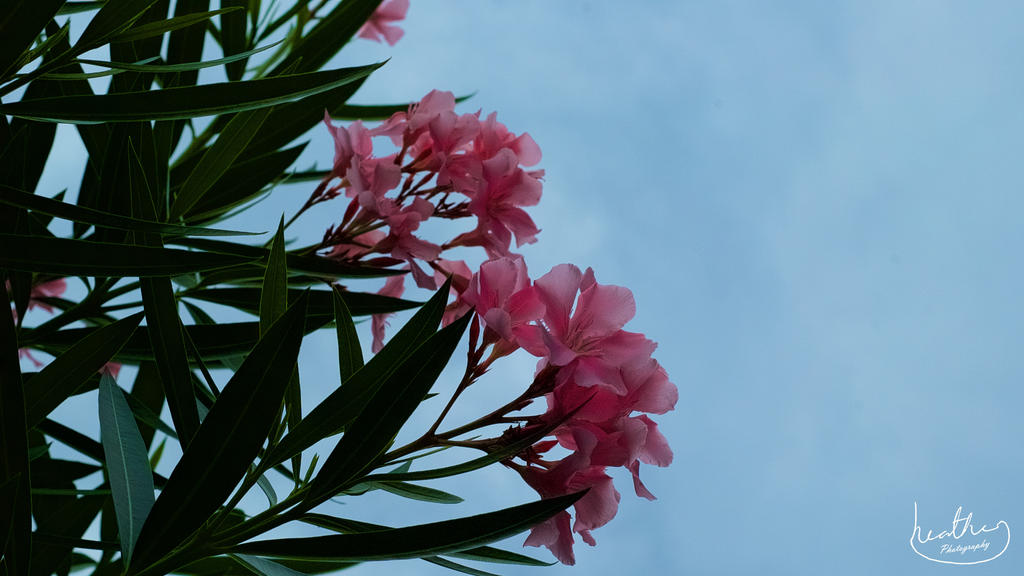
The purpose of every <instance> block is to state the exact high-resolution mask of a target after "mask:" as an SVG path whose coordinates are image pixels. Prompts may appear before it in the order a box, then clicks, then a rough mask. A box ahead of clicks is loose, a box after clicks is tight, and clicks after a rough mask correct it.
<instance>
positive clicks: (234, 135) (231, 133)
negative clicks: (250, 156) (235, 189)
mask: <svg viewBox="0 0 1024 576" xmlns="http://www.w3.org/2000/svg"><path fill="white" fill-rule="evenodd" d="M271 110H273V108H260V109H257V110H248V111H246V112H242V113H240V114H237V115H235V117H234V118H232V119H231V122H228V125H227V126H226V127H225V128H224V130H223V131H221V133H220V136H219V137H218V138H217V141H216V142H214V143H213V146H211V147H210V148H209V149H207V150H206V153H205V154H203V157H202V158H201V159H200V160H199V164H198V165H196V167H195V169H194V170H192V174H190V175H189V177H188V180H185V184H184V185H182V187H181V190H180V191H179V192H178V197H177V199H176V200H175V201H174V204H172V205H171V219H174V220H176V219H178V218H179V217H181V216H182V215H184V214H185V213H186V212H188V211H189V209H191V208H192V207H193V206H194V205H195V204H196V203H197V202H199V200H201V199H202V197H203V196H204V195H205V194H206V192H207V191H208V190H209V189H210V188H212V187H213V185H214V184H215V183H216V182H217V181H218V180H220V178H221V176H223V175H224V173H225V172H227V170H228V168H230V167H231V165H232V164H234V162H235V160H236V159H237V158H238V156H239V155H240V154H241V153H242V152H243V151H244V150H245V147H246V146H248V145H249V141H250V140H252V138H253V136H255V135H256V132H257V131H258V130H259V129H260V126H262V125H263V122H265V121H266V119H267V117H268V116H269V115H270V112H271Z"/></svg>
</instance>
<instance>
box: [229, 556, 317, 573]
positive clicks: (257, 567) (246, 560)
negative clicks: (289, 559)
mask: <svg viewBox="0 0 1024 576" xmlns="http://www.w3.org/2000/svg"><path fill="white" fill-rule="evenodd" d="M228 556H230V557H231V558H234V559H235V560H237V561H238V563H239V564H241V565H242V566H245V567H246V568H247V569H249V570H250V571H252V573H253V574H255V575H256V576H304V575H303V573H302V572H299V571H297V570H292V569H291V568H289V567H287V566H284V565H282V564H278V563H277V562H274V561H273V560H267V559H266V558H260V557H259V556H249V555H248V554H228Z"/></svg>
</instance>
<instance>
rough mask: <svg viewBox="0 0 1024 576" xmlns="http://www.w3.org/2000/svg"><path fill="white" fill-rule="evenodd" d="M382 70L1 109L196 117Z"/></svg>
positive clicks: (86, 119) (118, 117)
mask: <svg viewBox="0 0 1024 576" xmlns="http://www.w3.org/2000/svg"><path fill="white" fill-rule="evenodd" d="M378 67H380V64H372V65H369V66H359V67H355V68H341V69H338V70H326V71H323V72H310V73H306V74H293V75H288V76H277V77H273V78H262V79H258V80H248V81H244V82H224V83H218V84H206V85H203V86H185V87H181V88H165V89H163V90H151V91H146V92H128V93H120V94H101V95H81V96H63V97H57V98H40V99H36V100H22V101H20V102H12V103H3V104H0V113H3V114H8V115H11V116H18V117H22V118H30V119H34V120H46V121H52V122H67V123H71V124H95V123H99V122H132V121H143V120H173V119H181V118H197V117H200V116H211V115H214V114H228V113H231V112H242V111H245V110H254V109H257V108H266V107H268V106H274V105H275V104H280V103H283V102H290V101H292V100H297V99H299V98H302V97H303V96H309V95H311V94H317V93H320V92H324V91H327V90H330V89H332V88H337V87H338V86H343V85H345V84H348V83H350V82H354V81H356V80H358V79H360V78H363V77H364V76H367V75H369V74H370V73H371V72H373V71H374V70H376V69H377V68H378Z"/></svg>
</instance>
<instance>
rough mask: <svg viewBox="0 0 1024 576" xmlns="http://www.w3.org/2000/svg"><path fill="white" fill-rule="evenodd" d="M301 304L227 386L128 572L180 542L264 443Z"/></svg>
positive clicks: (296, 341) (293, 346) (289, 363)
mask: <svg viewBox="0 0 1024 576" xmlns="http://www.w3.org/2000/svg"><path fill="white" fill-rule="evenodd" d="M305 306H306V299H305V298H299V299H298V300H297V301H296V302H295V304H293V305H292V306H291V307H290V308H289V309H288V311H287V312H286V313H285V315H284V316H282V317H281V318H280V319H279V320H278V321H277V322H276V323H275V324H274V325H273V326H272V327H271V329H270V331H268V332H267V334H266V335H265V337H264V338H262V339H260V341H259V343H258V344H257V345H256V347H255V348H254V349H253V350H252V353H250V354H249V356H248V357H247V358H246V359H245V362H244V363H243V364H242V366H241V367H240V368H239V369H238V371H237V372H235V375H234V376H233V377H232V378H231V380H230V381H229V382H228V384H227V386H226V387H225V388H224V391H223V392H222V393H221V395H220V397H219V398H218V399H217V401H216V402H215V403H214V405H213V408H212V409H211V410H210V413H209V414H208V415H207V416H206V419H205V420H204V421H203V424H202V426H200V428H199V432H198V433H197V434H196V438H195V441H194V442H192V444H191V445H190V446H189V448H188V449H187V450H185V453H184V454H183V455H182V457H181V460H180V461H179V462H178V465H177V466H176V467H175V468H174V472H172V473H171V477H170V479H169V480H168V482H167V486H165V487H164V489H163V492H162V493H161V494H160V497H159V498H158V499H157V501H156V504H155V505H154V506H153V509H152V511H151V512H150V514H149V518H148V519H147V521H146V524H145V525H144V526H143V527H142V534H141V535H140V536H139V541H138V543H137V546H136V549H135V557H134V558H133V559H132V566H135V567H145V566H147V565H149V564H150V563H152V562H154V561H155V560H157V559H158V558H160V557H161V556H162V555H163V554H165V553H167V552H168V551H170V550H171V549H173V548H174V547H175V546H177V545H178V544H180V543H181V542H182V541H183V540H184V539H185V538H187V537H188V536H189V535H190V534H191V533H192V532H193V531H194V530H195V529H197V528H198V527H199V526H200V525H201V524H202V523H203V522H205V521H206V520H207V518H208V517H209V516H210V514H212V513H213V512H214V511H216V510H217V508H218V507H219V506H220V505H221V503H223V502H224V500H225V499H227V497H228V496H229V495H230V494H231V491H232V489H233V488H234V487H235V485H236V484H237V483H238V480H239V479H240V478H241V477H242V475H243V474H245V472H246V470H247V469H248V467H249V465H250V464H251V463H252V461H253V460H254V459H255V458H256V455H257V453H258V452H259V450H260V448H261V447H262V446H263V443H264V441H265V440H266V437H267V433H268V432H269V431H270V427H271V425H272V424H273V421H274V418H275V417H276V416H277V414H278V410H279V407H280V405H281V400H282V397H283V396H284V392H285V387H286V386H287V384H288V381H289V377H290V376H291V373H292V370H293V369H294V368H295V361H296V359H297V357H298V353H299V345H300V344H301V342H302V331H303V323H304V318H305V314H306V311H305Z"/></svg>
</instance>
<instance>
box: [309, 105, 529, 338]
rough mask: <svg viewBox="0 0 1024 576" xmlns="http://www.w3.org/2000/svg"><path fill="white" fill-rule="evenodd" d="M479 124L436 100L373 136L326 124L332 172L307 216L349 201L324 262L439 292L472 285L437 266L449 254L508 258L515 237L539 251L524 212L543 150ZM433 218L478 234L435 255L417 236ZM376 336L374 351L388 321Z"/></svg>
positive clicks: (486, 121)
mask: <svg viewBox="0 0 1024 576" xmlns="http://www.w3.org/2000/svg"><path fill="white" fill-rule="evenodd" d="M480 116H481V115H480V112H476V113H473V114H461V115H460V114H457V113H456V112H455V96H454V95H453V94H452V93H451V92H439V91H437V90H435V91H432V92H430V93H429V94H427V95H426V96H425V97H424V98H423V99H422V100H421V101H420V102H418V103H416V104H414V105H412V106H410V107H409V109H408V110H407V111H402V112H397V113H395V114H394V115H393V116H391V118H389V119H388V120H387V121H385V122H384V123H383V124H381V125H380V126H378V127H376V128H373V129H368V128H366V127H365V126H364V125H363V124H362V122H358V121H357V122H353V123H352V124H350V125H349V126H347V127H345V126H335V125H334V124H333V123H332V122H331V120H330V117H329V116H326V115H325V118H324V122H325V124H326V125H327V127H328V129H329V130H330V132H331V135H332V136H333V138H334V164H333V168H332V170H331V172H330V174H329V175H328V177H327V178H325V179H324V180H323V181H322V182H321V183H320V185H319V186H318V187H317V189H316V190H315V191H314V192H313V195H312V196H311V197H310V199H309V200H308V201H307V202H306V205H305V206H304V207H303V210H305V209H307V208H309V207H310V206H312V205H314V204H317V203H320V202H323V201H326V200H330V199H332V198H335V197H338V196H340V195H342V194H344V195H345V196H346V197H347V198H349V204H348V207H347V209H346V210H345V213H344V216H343V218H342V220H341V222H340V223H339V224H338V225H337V226H332V227H331V228H330V229H328V230H327V232H326V234H325V235H324V238H323V241H322V243H321V248H323V249H324V251H325V253H326V254H327V255H328V256H330V257H332V258H335V259H338V260H344V261H361V262H364V263H368V264H380V265H388V264H395V263H400V262H404V263H405V267H406V268H407V269H408V270H409V271H410V273H411V274H410V275H411V276H412V278H413V279H414V280H415V282H416V284H417V286H419V287H421V288H429V289H435V288H436V287H437V280H436V274H435V273H436V272H440V273H441V274H447V273H456V274H461V277H462V279H463V281H468V276H469V268H468V266H467V265H466V264H465V263H464V262H460V261H447V260H444V259H443V258H441V253H442V252H443V251H445V250H447V249H450V248H454V247H456V246H481V247H483V248H484V250H485V251H486V253H487V254H488V256H489V257H492V258H494V257H501V256H507V255H509V254H510V253H511V252H510V247H511V243H512V238H513V236H514V237H515V240H516V246H517V247H518V246H521V245H523V244H525V243H531V242H535V241H536V237H537V233H538V232H540V230H539V229H538V228H537V226H536V225H535V224H534V222H533V220H532V219H531V218H530V216H529V214H527V213H526V211H525V210H523V207H526V206H533V205H535V204H537V203H538V202H539V201H540V197H541V188H542V184H541V181H540V179H541V178H542V177H543V171H541V170H527V169H526V168H525V167H528V166H534V165H536V164H537V163H538V162H540V156H541V155H540V149H539V148H538V147H537V145H536V143H534V141H533V139H532V138H530V136H529V135H528V134H522V135H516V134H514V133H512V132H510V131H509V130H508V128H506V127H505V125H504V124H502V123H500V122H498V121H497V118H496V116H495V115H494V114H491V115H489V116H488V117H486V118H483V119H482V118H481V117H480ZM375 138H388V139H390V140H391V142H392V143H393V145H394V146H395V147H397V148H398V149H399V150H398V152H395V153H391V154H387V155H383V156H377V155H375V154H374V148H375V146H374V139H375ZM429 218H443V219H450V220H454V219H459V218H472V219H475V222H476V224H475V227H474V228H473V229H472V230H470V231H467V232H465V233H462V234H459V235H458V236H456V237H455V238H452V239H451V240H450V241H448V242H446V243H444V244H442V245H438V244H434V243H432V242H429V241H427V240H424V239H422V238H420V237H419V236H418V235H417V231H418V229H419V228H420V226H421V225H422V223H423V222H424V221H426V220H427V219H429ZM385 230H386V231H385ZM426 268H431V269H433V271H432V272H428V271H427V270H426ZM403 289H404V284H403V283H402V281H401V280H393V281H392V282H390V283H389V284H388V285H387V286H385V288H384V291H385V292H383V293H386V294H388V295H391V296H400V295H401V294H402V291H403ZM374 326H375V327H376V328H377V329H376V330H375V331H374V350H378V349H379V348H380V347H381V346H382V344H383V327H384V319H383V318H378V319H375V324H374Z"/></svg>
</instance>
